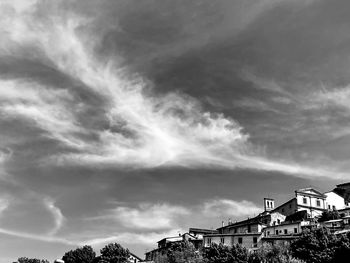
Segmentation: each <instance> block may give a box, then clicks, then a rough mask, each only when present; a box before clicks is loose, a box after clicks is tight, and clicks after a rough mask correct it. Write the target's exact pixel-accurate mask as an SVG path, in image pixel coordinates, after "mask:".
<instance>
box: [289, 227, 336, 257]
mask: <svg viewBox="0 0 350 263" xmlns="http://www.w3.org/2000/svg"><path fill="white" fill-rule="evenodd" d="M336 239H337V238H336V237H335V236H334V235H332V234H331V233H330V232H329V230H327V229H326V228H318V229H313V230H306V231H304V232H303V233H302V235H301V236H300V238H298V239H297V240H295V241H294V242H292V244H291V246H290V248H291V252H292V254H293V255H294V256H295V257H297V258H299V259H302V260H304V261H305V262H307V263H331V262H334V261H333V258H334V256H335V248H336V247H335V244H336V241H337V240H336Z"/></svg>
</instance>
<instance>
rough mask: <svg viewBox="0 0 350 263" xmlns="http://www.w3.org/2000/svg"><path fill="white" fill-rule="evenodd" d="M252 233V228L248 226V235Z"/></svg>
mask: <svg viewBox="0 0 350 263" xmlns="http://www.w3.org/2000/svg"><path fill="white" fill-rule="evenodd" d="M251 231H252V229H251V226H250V225H248V233H250V232H251Z"/></svg>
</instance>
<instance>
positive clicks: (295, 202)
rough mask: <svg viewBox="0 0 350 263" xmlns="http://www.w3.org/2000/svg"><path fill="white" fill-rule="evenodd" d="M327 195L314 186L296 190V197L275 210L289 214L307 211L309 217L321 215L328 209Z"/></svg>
mask: <svg viewBox="0 0 350 263" xmlns="http://www.w3.org/2000/svg"><path fill="white" fill-rule="evenodd" d="M326 198H327V196H326V195H324V194H322V193H321V192H319V191H317V190H315V189H312V188H303V189H299V190H296V191H295V197H294V198H292V199H290V200H289V201H287V202H286V203H284V204H282V205H280V206H278V207H276V208H275V209H274V210H273V211H276V212H279V213H281V214H283V215H285V216H289V215H291V214H294V213H296V212H299V211H304V210H305V211H307V214H308V217H310V218H314V217H317V216H320V215H321V214H322V212H323V211H325V210H326V209H327V206H326Z"/></svg>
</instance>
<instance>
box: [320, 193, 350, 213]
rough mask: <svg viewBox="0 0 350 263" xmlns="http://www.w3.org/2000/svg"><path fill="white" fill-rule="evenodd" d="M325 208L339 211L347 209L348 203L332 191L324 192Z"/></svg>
mask: <svg viewBox="0 0 350 263" xmlns="http://www.w3.org/2000/svg"><path fill="white" fill-rule="evenodd" d="M325 195H326V208H327V209H328V210H335V209H336V210H341V209H346V208H349V207H350V206H349V203H348V202H346V201H345V199H344V197H342V196H341V195H339V194H338V193H336V192H334V191H330V192H326V193H325Z"/></svg>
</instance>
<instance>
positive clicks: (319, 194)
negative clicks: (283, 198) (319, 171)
mask: <svg viewBox="0 0 350 263" xmlns="http://www.w3.org/2000/svg"><path fill="white" fill-rule="evenodd" d="M306 189H312V190H313V191H315V192H317V193H318V194H311V193H304V192H301V191H300V190H306ZM294 192H295V193H296V194H297V193H298V194H303V195H311V196H322V197H323V198H326V195H324V194H322V193H321V192H319V191H317V190H315V189H313V188H303V189H298V190H295V191H294Z"/></svg>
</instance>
